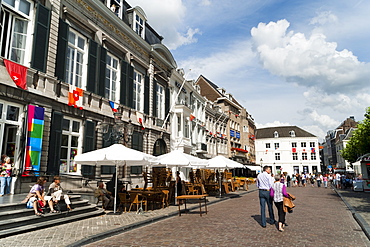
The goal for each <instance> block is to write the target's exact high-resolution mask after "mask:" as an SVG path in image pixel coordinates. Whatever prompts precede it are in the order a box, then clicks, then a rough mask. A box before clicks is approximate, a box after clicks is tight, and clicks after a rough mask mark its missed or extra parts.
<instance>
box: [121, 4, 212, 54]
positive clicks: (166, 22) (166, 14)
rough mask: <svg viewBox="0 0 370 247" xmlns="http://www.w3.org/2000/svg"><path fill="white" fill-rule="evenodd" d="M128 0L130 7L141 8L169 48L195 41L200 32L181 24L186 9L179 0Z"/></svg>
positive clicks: (197, 29) (195, 28) (173, 48)
mask: <svg viewBox="0 0 370 247" xmlns="http://www.w3.org/2000/svg"><path fill="white" fill-rule="evenodd" d="M128 2H129V4H130V5H131V6H132V7H134V6H141V7H142V8H143V10H144V12H145V13H146V15H147V18H148V23H149V24H150V25H151V26H152V27H153V28H154V29H155V30H156V31H157V32H158V33H159V34H160V35H161V36H163V37H164V40H163V43H164V44H165V45H166V46H167V47H168V48H169V49H172V50H175V49H176V48H178V47H180V46H182V45H187V44H191V43H194V42H197V39H196V37H195V36H196V35H197V34H198V35H200V34H201V32H200V30H199V28H197V27H184V26H183V21H184V18H185V17H186V15H187V9H186V7H185V5H184V4H183V2H182V1H181V0H150V1H148V0H129V1H128ZM206 2H207V1H206ZM206 2H205V3H206ZM144 6H145V7H144Z"/></svg>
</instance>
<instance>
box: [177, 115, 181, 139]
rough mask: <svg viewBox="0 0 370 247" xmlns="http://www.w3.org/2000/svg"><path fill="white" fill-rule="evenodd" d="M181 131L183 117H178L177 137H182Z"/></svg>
mask: <svg viewBox="0 0 370 247" xmlns="http://www.w3.org/2000/svg"><path fill="white" fill-rule="evenodd" d="M180 131H181V116H180V115H177V136H178V137H179V136H180Z"/></svg>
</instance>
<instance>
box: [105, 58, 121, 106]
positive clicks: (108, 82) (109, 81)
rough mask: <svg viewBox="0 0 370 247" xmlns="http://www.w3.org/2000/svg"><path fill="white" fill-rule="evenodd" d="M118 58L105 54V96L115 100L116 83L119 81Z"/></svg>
mask: <svg viewBox="0 0 370 247" xmlns="http://www.w3.org/2000/svg"><path fill="white" fill-rule="evenodd" d="M118 76H119V71H118V59H117V58H115V57H113V56H112V55H110V54H107V67H106V73H105V97H106V98H107V99H109V100H111V101H114V102H115V101H117V100H118V99H117V85H118V82H119V78H118Z"/></svg>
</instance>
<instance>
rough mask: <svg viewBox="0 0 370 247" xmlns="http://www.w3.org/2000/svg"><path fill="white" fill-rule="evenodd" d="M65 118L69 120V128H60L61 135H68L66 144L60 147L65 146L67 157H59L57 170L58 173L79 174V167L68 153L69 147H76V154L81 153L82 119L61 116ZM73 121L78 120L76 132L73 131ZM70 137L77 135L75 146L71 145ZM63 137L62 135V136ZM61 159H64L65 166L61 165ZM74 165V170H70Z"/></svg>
mask: <svg viewBox="0 0 370 247" xmlns="http://www.w3.org/2000/svg"><path fill="white" fill-rule="evenodd" d="M64 119H66V120H69V121H70V122H69V130H62V136H63V135H67V136H68V144H67V146H61V147H60V148H61V149H62V148H65V147H67V149H68V151H67V159H62V158H61V159H60V167H59V171H60V173H68V174H80V172H81V171H80V169H79V167H78V165H77V164H75V163H74V162H73V158H71V156H70V155H68V154H71V149H72V148H76V151H77V153H76V155H77V154H79V153H81V150H82V149H81V148H82V138H83V128H82V127H83V126H82V121H81V120H78V119H75V118H70V117H66V116H64V117H63V120H64ZM73 122H78V123H79V125H80V126H79V130H78V132H74V131H73ZM72 137H78V141H77V143H78V144H77V147H72V145H71V144H72ZM62 138H63V137H62ZM62 161H65V166H63V165H62ZM73 166H75V167H76V171H71V168H72V167H73Z"/></svg>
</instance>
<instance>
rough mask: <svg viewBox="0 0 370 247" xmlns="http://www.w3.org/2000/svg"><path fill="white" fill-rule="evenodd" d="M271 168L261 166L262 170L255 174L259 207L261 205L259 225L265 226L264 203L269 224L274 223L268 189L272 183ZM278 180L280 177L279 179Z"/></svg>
mask: <svg viewBox="0 0 370 247" xmlns="http://www.w3.org/2000/svg"><path fill="white" fill-rule="evenodd" d="M270 174H271V168H270V167H269V166H264V167H263V172H262V173H260V174H258V176H257V188H258V192H259V195H258V196H259V199H260V207H261V226H262V227H263V228H265V227H266V221H267V220H266V204H267V209H268V211H269V216H270V221H269V223H270V224H271V225H273V224H275V222H276V221H275V216H274V210H273V208H272V198H271V197H270V189H271V186H272V185H273V183H274V179H273V178H272V177H271V175H270ZM279 180H280V179H279Z"/></svg>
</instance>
